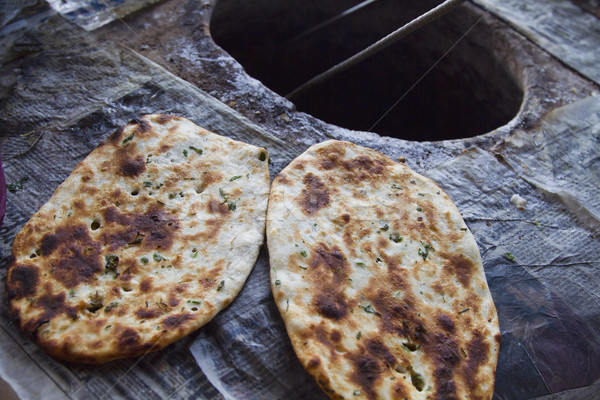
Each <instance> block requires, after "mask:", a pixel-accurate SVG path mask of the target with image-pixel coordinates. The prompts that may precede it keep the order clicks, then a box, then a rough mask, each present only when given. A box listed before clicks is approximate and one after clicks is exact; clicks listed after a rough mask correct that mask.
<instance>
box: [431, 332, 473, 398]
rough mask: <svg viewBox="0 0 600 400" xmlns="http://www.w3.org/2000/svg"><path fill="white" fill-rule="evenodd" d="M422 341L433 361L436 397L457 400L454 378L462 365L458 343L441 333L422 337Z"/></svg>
mask: <svg viewBox="0 0 600 400" xmlns="http://www.w3.org/2000/svg"><path fill="white" fill-rule="evenodd" d="M420 339H421V340H420V344H421V347H422V348H423V349H424V350H425V354H427V355H428V356H429V357H430V358H431V360H432V361H433V366H434V372H433V379H434V381H435V388H436V392H435V394H436V396H434V397H435V398H442V399H451V400H457V399H458V397H457V395H456V384H455V383H454V376H455V375H456V373H457V370H458V368H459V364H460V363H461V357H460V354H459V350H458V346H457V345H456V342H455V341H454V340H453V339H452V337H451V336H449V335H447V334H444V333H441V332H432V333H430V334H428V335H422V336H421V338H420ZM474 385H475V386H476V385H477V383H476V382H475V383H474ZM473 387H474V386H473Z"/></svg>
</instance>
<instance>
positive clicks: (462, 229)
mask: <svg viewBox="0 0 600 400" xmlns="http://www.w3.org/2000/svg"><path fill="white" fill-rule="evenodd" d="M460 230H461V231H463V232H466V231H468V230H469V229H467V228H460Z"/></svg>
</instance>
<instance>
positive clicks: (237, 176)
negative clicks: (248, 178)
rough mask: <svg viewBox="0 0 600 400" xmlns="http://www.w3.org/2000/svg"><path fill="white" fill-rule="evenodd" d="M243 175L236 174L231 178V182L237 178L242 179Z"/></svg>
mask: <svg viewBox="0 0 600 400" xmlns="http://www.w3.org/2000/svg"><path fill="white" fill-rule="evenodd" d="M241 177H242V175H236V176H234V177H232V178H231V179H230V180H229V182H233V181H235V180H237V179H240V178H241Z"/></svg>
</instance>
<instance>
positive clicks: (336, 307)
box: [313, 292, 348, 321]
mask: <svg viewBox="0 0 600 400" xmlns="http://www.w3.org/2000/svg"><path fill="white" fill-rule="evenodd" d="M313 304H314V306H315V308H316V309H317V312H318V313H319V314H321V315H322V316H324V317H326V318H330V319H333V320H336V321H339V320H340V319H342V318H345V317H346V316H347V315H348V304H347V303H346V297H345V296H344V294H343V293H342V292H334V293H319V294H318V295H317V296H316V297H315V299H314V301H313Z"/></svg>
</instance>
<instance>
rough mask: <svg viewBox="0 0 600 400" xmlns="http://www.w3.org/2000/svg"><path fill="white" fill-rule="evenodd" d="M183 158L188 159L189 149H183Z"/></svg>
mask: <svg viewBox="0 0 600 400" xmlns="http://www.w3.org/2000/svg"><path fill="white" fill-rule="evenodd" d="M183 156H184V157H187V156H188V151H187V149H183Z"/></svg>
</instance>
